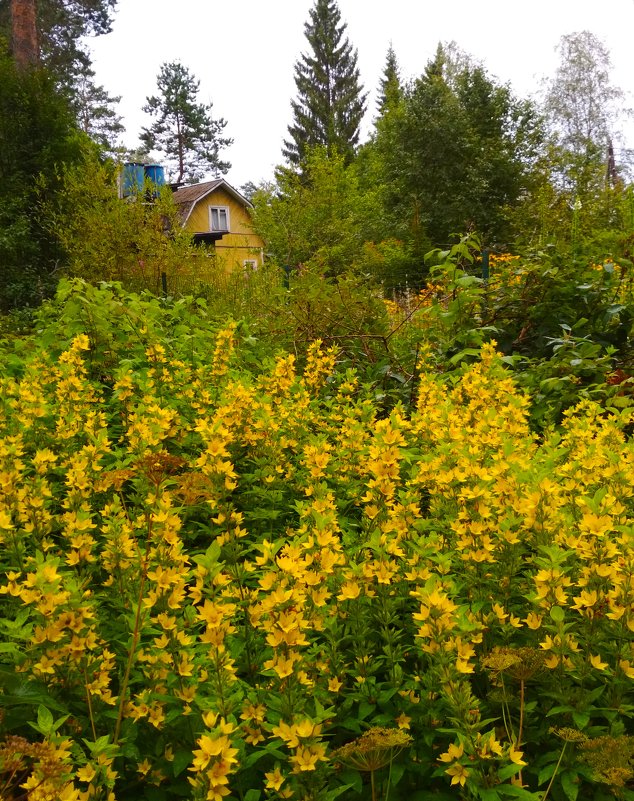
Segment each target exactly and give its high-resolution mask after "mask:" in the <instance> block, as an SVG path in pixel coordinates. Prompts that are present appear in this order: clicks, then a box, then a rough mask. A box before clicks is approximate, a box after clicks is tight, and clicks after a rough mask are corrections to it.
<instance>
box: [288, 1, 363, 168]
mask: <svg viewBox="0 0 634 801" xmlns="http://www.w3.org/2000/svg"><path fill="white" fill-rule="evenodd" d="M345 31H346V24H345V23H342V22H341V13H340V11H339V8H338V6H337V3H336V2H335V0H315V5H314V7H313V8H312V9H311V10H310V20H309V21H308V22H307V23H306V24H305V25H304V32H305V34H306V38H307V39H308V43H309V44H310V47H311V51H312V52H311V53H309V54H302V57H301V58H300V60H299V61H297V62H296V63H295V85H296V86H297V99H296V100H293V101H292V102H291V107H292V110H293V123H292V125H289V128H288V132H289V134H290V137H289V139H288V140H285V141H284V150H283V153H284V156H285V157H286V159H288V161H289V162H290V164H291V165H294V166H299V165H300V164H301V163H302V162H303V161H304V159H305V157H306V152H307V149H308V148H310V147H313V146H315V145H323V146H325V147H326V149H327V151H328V152H329V153H335V152H337V153H339V154H341V155H342V156H343V157H344V159H345V161H346V162H349V161H350V160H351V159H352V157H353V155H354V152H355V148H356V146H357V145H358V143H359V126H360V124H361V120H362V118H363V115H364V113H365V106H366V97H367V95H365V94H364V93H363V92H362V87H361V84H360V82H359V77H360V76H359V69H358V67H357V52H356V50H353V49H352V45H351V44H350V42H349V41H348V39H347V37H345V36H344V34H345Z"/></svg>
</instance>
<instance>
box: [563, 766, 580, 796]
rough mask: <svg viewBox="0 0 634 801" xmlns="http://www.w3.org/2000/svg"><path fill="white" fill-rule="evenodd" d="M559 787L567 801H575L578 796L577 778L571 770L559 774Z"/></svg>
mask: <svg viewBox="0 0 634 801" xmlns="http://www.w3.org/2000/svg"><path fill="white" fill-rule="evenodd" d="M561 787H562V789H563V791H564V793H565V794H566V798H567V799H568V801H577V795H578V794H579V776H578V775H577V774H576V773H574V772H573V771H571V770H566V771H564V773H562V774H561Z"/></svg>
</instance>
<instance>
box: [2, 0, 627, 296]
mask: <svg viewBox="0 0 634 801" xmlns="http://www.w3.org/2000/svg"><path fill="white" fill-rule="evenodd" d="M115 5H116V0H40V2H38V3H35V2H34V0H11V2H9V0H0V71H1V72H2V74H1V75H0V114H1V115H2V116H1V119H0V126H1V127H2V131H1V132H0V137H1V138H2V141H3V142H5V143H6V147H4V150H3V154H2V166H0V171H1V174H0V177H3V179H4V180H3V181H2V182H1V183H0V218H1V219H2V220H3V221H4V225H3V233H2V236H1V237H0V261H1V263H2V265H3V278H4V284H3V286H2V287H0V306H2V307H3V308H5V309H6V308H11V307H13V306H19V305H25V304H27V305H28V304H30V303H34V302H37V300H38V299H39V298H41V297H43V296H46V294H48V293H49V292H50V290H51V288H52V287H53V286H54V285H55V282H56V278H57V276H58V275H59V274H60V273H61V272H62V271H63V270H65V269H67V268H68V265H69V264H70V263H71V262H72V254H69V253H68V252H67V247H66V246H65V245H64V242H65V241H69V239H68V238H67V239H66V240H65V239H64V237H63V236H60V235H59V234H58V233H56V231H55V230H53V229H54V228H56V229H59V226H60V219H61V218H62V217H63V214H64V213H66V211H65V210H67V211H68V213H69V214H72V213H73V210H72V209H68V204H65V203H64V192H65V191H67V190H65V189H64V180H65V179H64V173H65V172H67V171H68V170H70V169H72V168H73V166H74V165H81V164H86V163H92V164H93V165H94V164H95V163H96V162H101V163H104V159H105V158H107V157H108V156H113V155H118V156H119V157H120V158H121V157H122V156H123V155H124V153H123V152H122V150H121V148H117V144H116V138H117V136H118V134H119V133H120V130H121V124H120V121H119V120H118V117H117V116H116V112H115V111H114V105H115V103H116V100H117V99H116V98H111V97H109V96H108V95H107V92H105V90H104V89H103V87H100V86H98V85H96V83H95V82H94V77H95V76H94V72H93V71H92V67H91V64H90V59H89V56H88V53H87V50H86V48H85V46H84V45H83V42H84V41H85V36H86V35H88V34H91V33H93V34H99V33H105V32H107V31H108V30H109V29H110V25H111V21H112V12H113V10H114V8H115ZM34 15H37V20H36V21H37V24H36V25H35V26H33V25H32V24H31V23H32V21H33V19H35V17H34ZM16 20H19V21H20V25H21V26H22V29H21V30H20V26H17V27H18V30H17V33H16ZM29 25H31V28H32V31H31V32H29ZM25 31H26V33H25ZM33 31H35V32H34V33H33ZM304 32H305V37H306V45H307V48H306V51H305V52H304V53H303V54H302V55H301V56H300V58H299V59H298V61H297V63H296V65H295V83H296V90H297V91H296V96H295V97H294V98H293V99H292V101H291V117H292V119H291V123H290V125H289V128H288V137H287V138H286V140H285V141H284V143H283V148H282V152H283V156H284V158H285V164H284V165H282V166H280V167H279V168H278V170H277V171H276V174H275V178H274V180H273V181H272V182H270V183H265V184H262V185H261V186H259V187H255V186H253V185H250V186H249V187H248V188H245V192H246V191H248V194H249V196H250V197H252V199H253V201H254V204H255V213H254V224H255V226H256V228H257V230H258V231H259V232H260V233H261V234H262V235H263V236H264V238H265V240H266V241H267V243H268V248H269V253H270V256H271V258H272V259H273V260H274V261H276V262H277V263H278V264H279V265H280V266H283V267H286V268H288V267H290V268H300V267H306V266H311V265H314V266H315V267H316V268H317V269H318V270H319V271H320V272H321V273H322V274H325V275H331V276H333V275H338V274H340V273H341V272H344V271H346V270H349V269H354V270H356V271H358V272H361V273H362V274H364V275H367V276H368V277H369V278H371V279H373V280H377V281H382V282H383V283H384V284H387V285H388V286H390V287H399V286H402V285H404V284H410V285H415V284H417V283H420V282H422V281H424V280H425V271H426V267H425V261H424V256H425V254H426V253H427V252H429V251H430V250H431V249H432V248H434V247H445V246H447V245H448V244H449V243H450V242H451V241H453V238H454V236H455V235H457V234H461V233H464V232H469V231H472V232H477V233H478V234H479V235H480V237H481V239H482V242H483V245H484V246H486V247H489V248H493V249H495V248H497V249H508V248H512V249H518V248H520V247H522V248H526V247H534V248H538V247H544V246H546V245H548V244H552V243H555V244H557V245H558V246H559V247H560V248H563V249H564V250H565V249H566V248H567V249H568V250H569V251H575V252H576V251H578V250H579V249H580V248H581V247H582V246H583V247H586V248H588V247H590V248H592V247H593V246H594V245H596V248H603V254H602V255H605V252H606V247H608V248H613V249H614V248H617V247H621V249H622V250H624V251H625V250H627V247H628V244H627V243H628V239H627V232H628V231H629V229H630V228H631V227H632V216H633V213H634V212H633V209H634V203H633V202H632V197H631V191H630V188H629V186H628V182H627V175H626V174H625V173H624V171H623V169H622V167H621V165H619V164H618V163H617V159H616V157H615V155H614V153H615V146H614V145H615V142H616V124H615V120H616V117H617V112H618V110H619V105H620V104H622V96H621V94H620V92H619V91H618V90H617V89H616V88H614V87H613V86H612V85H611V83H610V75H609V68H610V59H609V53H608V52H607V51H606V50H605V48H604V47H603V45H602V44H601V43H600V42H599V41H598V40H597V39H596V37H594V36H593V35H592V34H590V33H588V32H584V33H580V34H579V33H578V34H571V35H569V36H567V37H564V38H563V39H562V42H561V45H560V56H561V61H560V67H559V69H558V71H557V73H556V74H555V75H553V76H551V79H550V80H549V82H548V85H547V87H546V91H545V93H544V100H543V102H541V103H539V104H538V103H537V102H536V101H534V100H528V99H523V98H518V97H517V96H516V95H515V94H514V93H513V91H512V90H511V88H510V86H509V85H508V84H504V83H501V82H500V81H499V80H498V79H496V78H494V77H493V76H491V75H490V74H489V73H488V72H487V71H486V69H485V68H484V66H483V65H481V64H479V63H478V62H476V61H474V60H473V59H471V58H470V57H469V56H468V55H466V54H464V53H462V52H461V51H460V50H459V49H458V48H457V47H456V46H455V45H439V46H438V49H437V52H436V53H435V54H434V56H433V58H431V59H430V60H429V62H428V64H427V65H426V67H425V69H424V71H423V73H422V74H421V75H420V76H418V77H416V78H413V79H405V78H404V77H403V76H402V75H401V70H400V68H399V63H398V55H397V53H396V52H395V51H394V49H393V48H392V47H391V46H390V48H389V49H388V52H387V56H386V61H385V67H384V70H383V73H382V75H381V77H380V81H379V85H378V93H377V94H378V97H377V102H376V111H375V116H374V120H373V123H372V126H371V131H370V135H369V137H368V139H367V141H366V142H364V143H362V144H361V125H362V121H363V119H364V116H365V115H366V113H367V111H368V108H367V107H368V93H367V92H366V90H365V88H364V87H363V86H362V84H361V79H360V73H359V68H358V56H357V51H356V50H355V49H354V47H353V45H352V43H351V42H350V40H349V39H348V36H347V27H346V24H345V22H344V21H343V20H342V18H341V13H340V10H339V7H338V5H337V3H336V0H315V2H314V5H313V7H312V8H311V10H310V14H309V18H308V20H307V22H306V24H305V30H304ZM34 37H35V38H37V41H35V42H34V41H33V39H34ZM198 88H199V82H198V80H197V79H196V78H195V76H193V75H192V74H191V73H190V72H189V70H188V69H187V68H186V67H184V66H183V65H181V64H178V63H174V64H164V65H163V66H162V67H161V70H160V73H159V75H158V78H157V90H158V91H157V94H156V95H155V96H151V97H148V99H147V105H146V106H145V107H144V110H145V111H146V112H148V113H149V114H150V115H151V117H152V118H153V120H152V122H151V124H150V125H149V126H148V127H147V128H144V129H143V130H142V132H141V143H142V144H141V148H140V149H139V150H137V151H136V153H135V154H134V156H135V157H137V158H148V157H149V155H150V154H153V153H158V154H160V155H159V158H160V159H161V160H162V161H163V162H164V163H166V164H167V166H168V168H169V170H170V176H171V178H172V180H174V181H178V182H181V181H196V180H199V179H200V178H202V177H204V176H205V175H209V174H214V175H219V174H222V173H224V172H226V170H227V169H228V168H229V166H230V165H229V163H228V162H227V161H226V160H223V158H222V150H223V149H224V148H225V147H226V146H227V145H228V144H230V142H231V140H230V139H228V138H227V137H225V136H224V134H223V131H224V128H225V126H226V121H225V120H224V119H222V118H214V116H213V115H212V106H211V105H204V104H201V103H199V102H198V99H197V94H198ZM14 109H17V113H14V111H13V110H14ZM126 155H127V156H128V157H129V153H128V154H126ZM88 173H90V170H89V171H88ZM107 173H108V171H107V170H105V171H104V170H101V172H100V173H99V174H101V175H105V174H107ZM92 174H93V176H94V175H95V174H96V171H95V170H94V169H92ZM110 174H112V170H110ZM87 180H88V179H87ZM76 183H77V175H76V174H74V175H73V178H72V185H73V186H76ZM98 194H99V193H95V192H87V193H86V197H95V196H96V195H98ZM53 219H54V220H55V226H53V224H52V222H51V220H53ZM69 225H72V223H69ZM628 226H629V227H628ZM593 243H594V244H593ZM86 250H89V249H86Z"/></svg>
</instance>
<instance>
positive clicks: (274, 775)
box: [264, 765, 285, 790]
mask: <svg viewBox="0 0 634 801" xmlns="http://www.w3.org/2000/svg"><path fill="white" fill-rule="evenodd" d="M264 776H265V778H266V789H267V790H279V789H280V787H281V786H282V784H283V783H284V778H285V777H284V774H283V773H282V771H281V770H280V768H279V765H276V766H275V769H274V770H272V771H270V772H269V773H265V774H264Z"/></svg>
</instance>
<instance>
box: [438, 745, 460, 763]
mask: <svg viewBox="0 0 634 801" xmlns="http://www.w3.org/2000/svg"><path fill="white" fill-rule="evenodd" d="M463 753H464V745H463V744H462V743H458V745H455V743H451V745H450V746H449V748H448V749H447V751H445V753H444V754H441V755H440V756H439V757H438V759H439V760H440V761H441V762H453V761H454V760H456V759H460V757H461V756H462V754H463Z"/></svg>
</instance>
